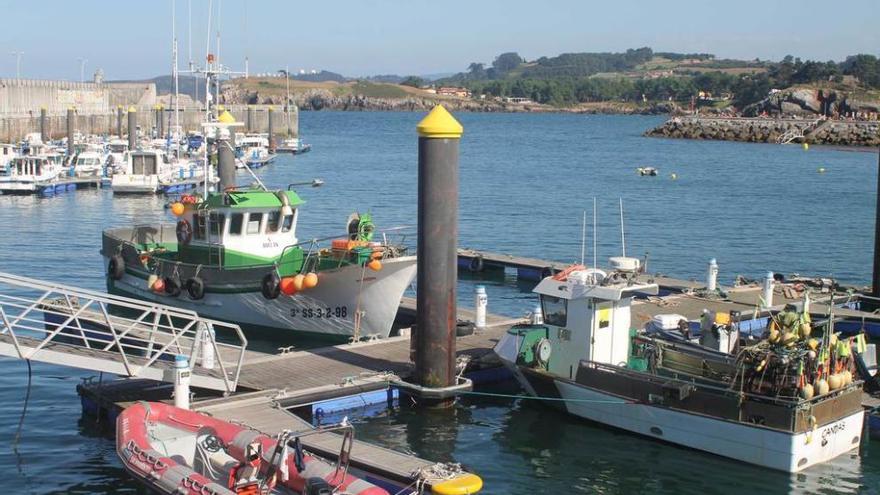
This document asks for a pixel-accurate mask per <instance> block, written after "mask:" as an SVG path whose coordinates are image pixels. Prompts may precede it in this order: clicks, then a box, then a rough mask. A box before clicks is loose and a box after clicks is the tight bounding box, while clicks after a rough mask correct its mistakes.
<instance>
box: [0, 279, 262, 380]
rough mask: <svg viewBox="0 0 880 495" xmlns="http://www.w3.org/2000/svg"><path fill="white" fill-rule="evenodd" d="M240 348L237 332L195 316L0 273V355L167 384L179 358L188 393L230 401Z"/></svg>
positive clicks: (239, 363)
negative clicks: (208, 392) (186, 371)
mask: <svg viewBox="0 0 880 495" xmlns="http://www.w3.org/2000/svg"><path fill="white" fill-rule="evenodd" d="M217 332H222V334H223V338H224V340H225V342H221V341H219V340H218V339H217V338H216V334H217ZM246 348H247V339H246V338H245V336H244V333H243V332H242V331H241V328H240V327H239V326H238V325H234V324H230V323H225V322H220V321H216V320H211V319H208V318H203V317H201V316H199V315H198V314H197V313H195V312H193V311H187V310H183V309H180V308H175V307H171V306H165V305H161V304H155V303H150V302H146V301H139V300H136V299H129V298H126V297H121V296H115V295H111V294H104V293H99V292H95V291H91V290H87V289H81V288H77V287H72V286H67V285H62V284H56V283H51V282H44V281H40V280H35V279H30V278H26V277H21V276H18V275H12V274H8V273H2V272H0V355H5V356H8V357H18V358H20V359H28V360H35V361H44V362H49V363H53V364H60V365H64V366H72V367H77V368H83V369H91V370H96V371H109V372H113V373H116V374H119V375H123V376H129V377H140V378H149V379H155V380H165V379H170V376H171V375H170V373H168V370H170V369H171V367H172V365H171V361H172V359H173V356H174V355H177V354H181V355H184V356H186V357H187V359H188V360H189V362H190V365H191V370H192V383H193V385H194V386H197V387H202V388H210V389H216V390H221V391H224V392H227V393H231V392H234V391H235V389H236V387H237V385H238V379H239V376H240V372H241V367H242V364H243V363H244V356H245V349H246ZM208 349H210V350H211V351H213V356H214V359H213V362H214V365H213V366H210V367H206V366H205V365H206V361H205V357H206V356H205V355H204V353H205V352H207V351H208Z"/></svg>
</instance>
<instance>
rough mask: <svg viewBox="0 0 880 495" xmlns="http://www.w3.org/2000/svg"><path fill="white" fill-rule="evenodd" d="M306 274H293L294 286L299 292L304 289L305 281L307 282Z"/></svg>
mask: <svg viewBox="0 0 880 495" xmlns="http://www.w3.org/2000/svg"><path fill="white" fill-rule="evenodd" d="M305 280H306V276H305V275H303V274H302V273H297V274H296V275H294V276H293V288H294V289H296V291H297V292H299V291H301V290H303V282H305Z"/></svg>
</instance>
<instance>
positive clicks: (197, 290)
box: [186, 277, 205, 300]
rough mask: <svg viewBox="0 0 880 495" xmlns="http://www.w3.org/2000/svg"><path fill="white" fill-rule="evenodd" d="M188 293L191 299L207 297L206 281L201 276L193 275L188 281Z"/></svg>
mask: <svg viewBox="0 0 880 495" xmlns="http://www.w3.org/2000/svg"><path fill="white" fill-rule="evenodd" d="M186 293H187V294H189V297H190V299H194V300H199V299H201V298H203V297H205V282H204V281H203V280H202V279H201V278H199V277H193V278H191V279H189V280H187V281H186Z"/></svg>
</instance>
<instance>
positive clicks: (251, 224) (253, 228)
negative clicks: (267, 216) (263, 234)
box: [247, 213, 263, 234]
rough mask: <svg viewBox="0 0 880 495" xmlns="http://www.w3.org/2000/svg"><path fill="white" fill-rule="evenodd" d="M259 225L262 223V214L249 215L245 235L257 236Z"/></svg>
mask: <svg viewBox="0 0 880 495" xmlns="http://www.w3.org/2000/svg"><path fill="white" fill-rule="evenodd" d="M261 223H263V214H262V213H250V214H249V215H248V222H247V233H248V234H259V233H260V224H261Z"/></svg>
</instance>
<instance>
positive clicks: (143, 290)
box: [101, 117, 416, 338]
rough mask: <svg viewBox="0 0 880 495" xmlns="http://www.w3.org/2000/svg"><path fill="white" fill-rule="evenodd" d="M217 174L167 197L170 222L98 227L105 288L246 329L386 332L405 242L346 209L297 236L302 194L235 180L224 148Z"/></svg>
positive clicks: (407, 278) (407, 274) (402, 284)
mask: <svg viewBox="0 0 880 495" xmlns="http://www.w3.org/2000/svg"><path fill="white" fill-rule="evenodd" d="M220 120H221V123H220V124H217V126H218V127H222V125H223V124H222V122H223V120H224V119H223V118H222V117H221V119H220ZM227 120H228V119H227ZM212 125H213V124H212ZM226 132H228V131H226ZM227 135H228V134H227ZM220 143H221V147H222V146H224V143H225V142H224V141H223V140H222V138H221V141H220ZM225 145H226V146H228V144H225ZM230 156H231V150H230ZM227 162H228V163H227ZM227 168H228V169H230V170H226V169H227ZM219 175H220V188H219V191H220V192H213V193H208V194H207V195H206V196H205V197H204V198H200V197H196V196H184V197H183V198H182V200H181V202H179V203H175V204H173V205H172V207H171V210H172V212H173V213H174V214H175V215H177V216H178V220H177V223H176V224H162V225H138V226H135V227H125V228H114V229H108V230H105V231H104V233H103V246H102V250H101V254H102V255H103V257H104V259H105V267H106V270H107V286H108V290H109V291H110V292H112V293H115V294H120V295H125V296H129V297H135V298H138V299H144V300H149V301H154V302H157V303H162V304H167V305H171V306H176V307H180V308H183V309H188V310H193V311H196V312H198V313H199V314H201V315H203V316H207V317H211V318H215V319H219V320H225V321H230V322H234V323H238V324H241V325H242V326H243V327H244V328H245V329H246V330H248V329H263V330H269V331H272V332H277V333H280V332H306V333H310V334H319V335H326V336H334V337H342V338H345V337H354V338H369V337H378V338H384V337H387V336H388V335H389V333H390V332H391V327H392V323H393V321H394V318H395V316H396V314H397V310H398V307H399V305H400V300H401V297H402V296H403V293H404V291H405V290H406V288H407V287H408V286H409V285H410V283H411V282H412V280H413V277H414V276H415V273H416V257H415V256H409V255H407V249H406V247H404V246H403V245H402V244H398V243H393V242H389V241H388V240H387V236H386V235H384V234H383V235H382V236H381V237H382V241H381V242H379V241H376V240H375V238H374V235H375V229H374V226H373V223H372V220H371V218H370V216H369V214H364V215H357V214H354V215H352V216H351V217H350V218H349V221H348V229H347V230H348V232H347V233H346V234H345V235H343V236H340V238H336V239H326V240H324V241H321V242H319V241H317V240H310V241H306V242H300V240H299V239H298V238H297V234H296V227H297V220H298V218H299V211H300V209H301V208H302V207H303V205H304V201H303V200H302V199H301V198H300V196H299V195H298V194H297V193H296V192H295V191H293V190H291V188H290V187H288V190H280V191H269V190H267V189H265V188H263V187H261V188H247V189H240V188H236V187H235V186H234V165H233V164H232V160H231V158H230V159H229V160H224V159H223V157H221V160H220V170H219ZM261 186H262V184H261ZM340 224H342V222H340ZM375 237H379V236H378V235H376V236H375ZM322 242H329V245H322Z"/></svg>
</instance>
